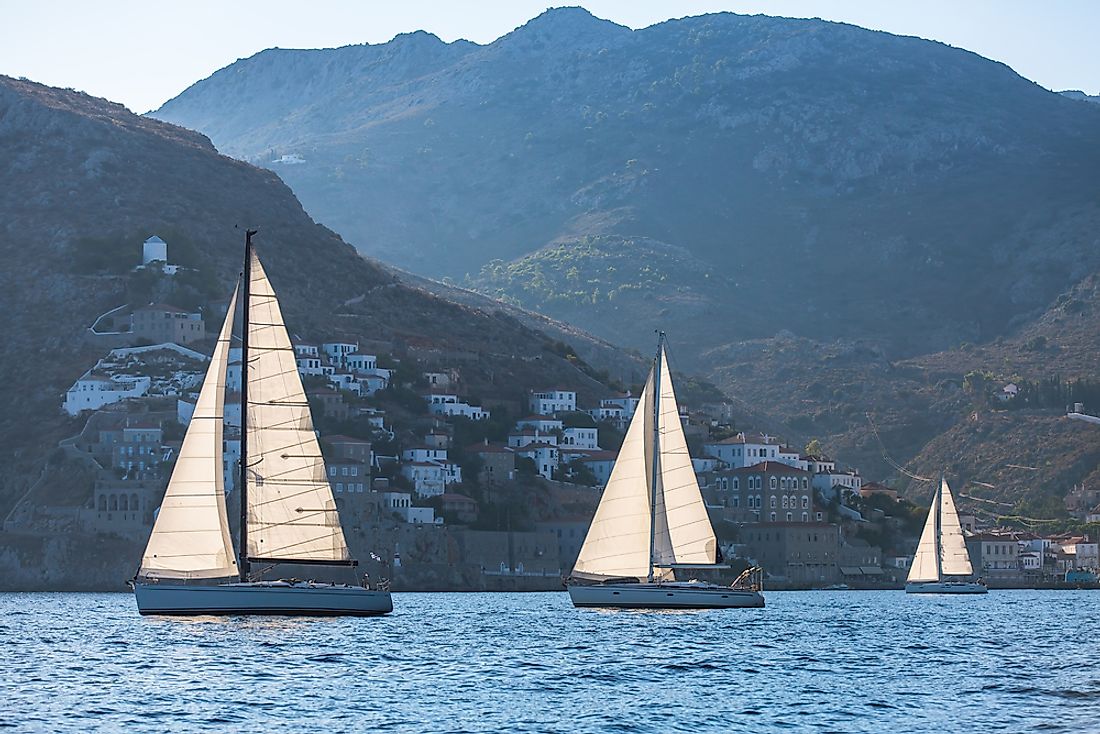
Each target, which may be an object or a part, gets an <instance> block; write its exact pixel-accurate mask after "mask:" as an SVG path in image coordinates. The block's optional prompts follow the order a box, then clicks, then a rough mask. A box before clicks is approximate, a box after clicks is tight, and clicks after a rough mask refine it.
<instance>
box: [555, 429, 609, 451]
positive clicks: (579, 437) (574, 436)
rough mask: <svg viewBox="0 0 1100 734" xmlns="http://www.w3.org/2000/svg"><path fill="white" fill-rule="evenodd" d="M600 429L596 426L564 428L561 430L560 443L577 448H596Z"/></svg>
mask: <svg viewBox="0 0 1100 734" xmlns="http://www.w3.org/2000/svg"><path fill="white" fill-rule="evenodd" d="M599 438H600V431H599V429H598V428H564V429H562V432H561V442H560V443H561V445H562V446H573V447H576V448H579V449H598V448H599Z"/></svg>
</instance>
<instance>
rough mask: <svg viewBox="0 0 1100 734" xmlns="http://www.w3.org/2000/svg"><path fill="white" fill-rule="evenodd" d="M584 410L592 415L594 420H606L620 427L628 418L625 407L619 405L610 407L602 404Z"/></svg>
mask: <svg viewBox="0 0 1100 734" xmlns="http://www.w3.org/2000/svg"><path fill="white" fill-rule="evenodd" d="M584 412H585V413H588V415H590V416H592V420H594V421H596V422H597V423H599V422H601V421H606V422H608V423H614V424H615V425H616V426H620V427H621V426H625V425H626V421H627V419H626V416H625V414H624V413H623V409H622V408H620V407H617V406H611V407H608V406H604V405H601V406H600V407H598V408H589V409H588V410H586V411H584Z"/></svg>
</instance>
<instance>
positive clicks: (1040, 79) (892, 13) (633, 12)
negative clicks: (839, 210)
mask: <svg viewBox="0 0 1100 734" xmlns="http://www.w3.org/2000/svg"><path fill="white" fill-rule="evenodd" d="M562 4H577V2H576V0H574V2H570V1H569V0H565V2H563V3H562ZM580 4H583V5H584V7H586V8H587V9H588V10H589V11H590V12H592V13H593V14H594V15H596V16H598V17H601V18H607V19H609V20H613V21H615V22H617V23H620V24H622V25H626V26H630V27H631V28H643V27H645V26H648V25H652V24H654V23H659V22H661V21H664V20H668V19H669V18H679V17H683V16H687V15H699V14H702V13H710V12H719V11H732V12H736V13H744V14H756V13H763V14H765V15H780V16H787V17H797V18H815V17H817V18H824V19H826V20H835V21H841V22H845V23H853V24H855V25H859V26H863V27H865V28H872V29H875V30H884V31H889V32H891V33H897V34H900V35H908V36H919V37H921V38H927V39H932V40H936V41H942V42H943V43H947V44H950V45H952V46H958V47H961V48H965V49H968V50H970V51H974V52H976V53H978V54H981V55H982V56H985V57H988V58H991V59H995V60H997V61H1002V62H1004V63H1006V64H1008V65H1009V66H1011V67H1012V68H1013V69H1015V70H1016V72H1017V73H1019V74H1021V75H1023V76H1025V77H1027V78H1028V79H1031V80H1033V81H1035V82H1037V83H1039V84H1041V85H1042V86H1044V87H1046V88H1048V89H1053V90H1062V89H1080V90H1083V91H1085V92H1087V93H1088V94H1100V51H1097V50H1096V49H1097V46H1096V37H1097V29H1098V28H1100V1H1098V0H583V1H582V2H581V3H580ZM0 7H2V8H3V11H4V12H3V18H4V22H3V23H2V24H0V74H6V75H8V76H14V77H27V78H28V79H31V80H33V81H37V82H42V83H44V84H49V85H51V86H57V87H71V88H73V89H79V90H82V91H85V92H88V93H89V94H93V95H95V96H97V97H106V98H107V99H111V100H113V101H115V102H121V103H122V104H124V105H126V106H127V107H129V108H130V109H131V110H133V111H135V112H146V111H148V110H151V109H155V108H157V107H159V106H160V105H161V104H162V103H164V102H165V101H167V100H169V99H171V98H172V97H174V96H176V95H177V94H179V93H180V92H182V91H183V90H184V89H186V88H187V87H188V86H190V85H191V84H193V83H194V82H196V81H198V80H200V79H204V78H205V77H207V76H210V74H212V73H214V72H215V71H217V70H218V69H220V68H222V67H224V66H228V65H229V64H231V63H233V62H234V61H236V60H237V59H239V58H244V57H247V56H251V55H252V54H254V53H256V52H257V51H261V50H263V49H265V48H271V47H275V46H278V47H281V48H323V47H333V46H346V45H349V44H356V43H384V42H385V41H388V40H390V39H391V38H393V37H394V36H395V35H396V34H398V33H405V32H410V31H415V30H426V31H429V32H431V33H434V34H435V35H437V36H439V37H440V38H442V39H443V40H444V41H453V40H456V39H459V38H465V39H468V40H471V41H474V42H477V43H489V42H491V41H493V40H495V39H496V38H498V37H500V36H502V35H504V34H505V33H508V32H509V31H511V30H513V29H514V28H516V27H518V26H521V25H523V24H524V23H525V22H527V21H528V20H530V19H531V18H533V17H535V16H536V15H538V14H539V13H541V12H543V11H544V10H545V9H546V8H547V7H549V6H548V4H547V0H536V1H533V2H532V1H529V0H468V1H467V2H460V1H459V0H451V1H449V2H448V1H446V0H401V2H398V1H397V0H317V1H316V2H310V3H306V2H301V1H300V0H233V1H232V2H225V0H217V1H216V2H215V1H213V0H188V1H187V2H181V1H176V2H170V1H169V0H141V1H140V2H139V1H135V0H100V1H98V2H88V0H45V1H43V0H39V1H38V2H27V1H26V0H24V1H22V2H18V3H16V2H13V1H12V0H0Z"/></svg>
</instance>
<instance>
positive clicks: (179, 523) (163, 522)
mask: <svg viewBox="0 0 1100 734" xmlns="http://www.w3.org/2000/svg"><path fill="white" fill-rule="evenodd" d="M236 303H237V293H236V291H234V293H233V298H232V300H231V301H230V302H229V311H228V312H227V313H226V317H225V323H224V324H222V329H221V333H220V334H219V335H218V341H217V344H215V346H214V354H213V356H212V357H211V359H210V366H209V367H208V368H207V371H206V378H205V379H204V380H203V383H202V389H201V390H200V391H199V398H198V402H197V403H196V404H195V412H194V414H193V415H192V417H191V423H190V425H189V426H188V428H187V433H186V435H185V436H184V437H183V445H182V446H181V447H180V452H179V456H178V458H177V459H176V465H175V467H174V469H173V470H172V477H171V478H170V479H169V480H168V489H167V490H166V491H165V493H164V500H163V501H162V502H161V506H160V512H159V513H158V514H157V519H156V522H155V523H154V524H153V533H152V535H150V537H149V543H148V544H147V545H146V548H145V555H144V556H142V559H141V569H140V570H139V571H138V576H141V577H156V578H165V579H209V578H225V577H230V576H236V575H237V562H236V560H235V558H234V553H233V542H232V540H231V539H230V536H229V523H228V521H227V515H226V506H225V485H224V478H223V477H224V475H223V471H224V470H223V466H222V452H223V447H222V427H223V408H224V404H225V370H226V364H227V363H228V361H229V346H230V345H229V341H230V338H231V336H232V333H233V314H234V310H235V307H236Z"/></svg>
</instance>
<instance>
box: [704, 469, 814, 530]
mask: <svg viewBox="0 0 1100 734" xmlns="http://www.w3.org/2000/svg"><path fill="white" fill-rule="evenodd" d="M714 488H715V491H716V493H717V495H718V496H719V497H722V499H723V500H724V502H723V504H724V505H725V507H726V508H727V511H726V513H725V516H726V517H727V519H729V520H731V521H733V522H768V523H775V522H780V523H782V522H787V523H792V522H793V523H810V522H820V521H821V520H822V519H823V517H822V513H821V511H820V510H819V509H817V508H816V507H815V505H814V497H813V494H814V493H813V489H812V488H811V486H810V473H809V472H808V471H806V470H804V469H798V468H797V467H793V466H788V465H787V464H781V463H779V462H778V461H764V462H760V463H759V464H755V465H753V466H747V467H742V468H738V469H722V470H719V471H717V472H715V480H714Z"/></svg>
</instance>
